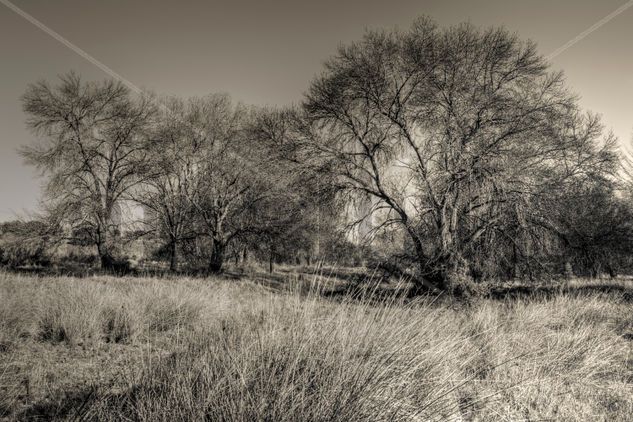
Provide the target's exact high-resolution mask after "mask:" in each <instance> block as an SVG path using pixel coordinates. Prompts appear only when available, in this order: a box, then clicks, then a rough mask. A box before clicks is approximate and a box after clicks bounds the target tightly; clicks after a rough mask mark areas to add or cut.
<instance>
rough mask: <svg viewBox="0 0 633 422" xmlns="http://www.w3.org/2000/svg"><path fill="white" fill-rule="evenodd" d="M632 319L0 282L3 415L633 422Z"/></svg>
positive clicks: (157, 284) (207, 290)
mask: <svg viewBox="0 0 633 422" xmlns="http://www.w3.org/2000/svg"><path fill="white" fill-rule="evenodd" d="M632 308H633V304H632V303H631V302H630V301H627V298H626V297H624V296H623V295H622V293H621V292H620V293H582V294H579V293H573V292H566V293H562V292H561V293H560V294H557V295H554V296H553V297H552V296H550V297H547V298H545V297H541V298H539V297H531V298H525V299H513V300H492V299H482V300H478V301H475V302H473V303H471V304H469V305H461V304H457V303H453V302H451V301H449V300H437V299H433V298H423V299H419V300H416V301H413V302H407V303H403V302H402V301H401V300H398V299H396V298H395V297H392V298H389V299H385V300H383V301H382V302H381V303H379V304H376V303H371V304H370V301H368V300H362V299H352V298H347V299H343V300H342V301H336V302H335V301H331V300H326V299H323V298H321V296H320V295H319V294H316V293H314V292H313V293H308V294H305V289H297V291H296V292H295V293H276V292H271V291H269V290H266V289H263V288H262V287H260V286H257V285H255V284H253V283H250V282H245V281H226V280H225V281H222V280H204V279H185V278H183V279H149V278H147V279H115V278H107V277H95V278H86V279H72V278H42V279H38V278H28V277H18V276H15V275H8V274H5V275H0V415H4V417H5V418H6V419H9V420H11V419H28V418H35V417H43V418H47V419H75V418H77V417H81V418H85V419H89V420H148V421H155V420H171V421H174V420H201V419H206V420H213V421H215V420H228V421H234V420H235V421H250V420H270V421H306V420H322V421H332V420H340V421H355V420H358V421H360V420H372V421H380V420H396V421H399V420H402V421H405V420H420V421H434V420H437V421H439V420H460V421H465V420H512V421H518V420H544V419H545V420H550V419H551V420H578V421H586V420H609V421H627V420H630V417H631V415H633V341H632V340H633V311H632ZM0 418H2V416H0Z"/></svg>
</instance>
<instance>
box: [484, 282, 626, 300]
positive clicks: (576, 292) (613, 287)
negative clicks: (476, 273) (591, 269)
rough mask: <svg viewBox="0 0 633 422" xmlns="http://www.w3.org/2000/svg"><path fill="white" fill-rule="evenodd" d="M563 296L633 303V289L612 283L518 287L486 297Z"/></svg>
mask: <svg viewBox="0 0 633 422" xmlns="http://www.w3.org/2000/svg"><path fill="white" fill-rule="evenodd" d="M562 295H571V296H580V297H588V296H596V295H609V296H614V297H617V298H619V299H620V300H622V301H624V302H626V303H633V287H627V286H623V285H621V284H616V283H612V282H606V281H605V282H604V283H600V284H586V285H582V284H578V285H538V286H534V285H532V286H531V285H526V284H523V285H516V286H504V287H496V288H492V289H491V290H490V292H489V293H488V294H487V295H486V297H487V298H490V299H494V300H525V299H530V300H550V299H553V298H555V297H558V296H562Z"/></svg>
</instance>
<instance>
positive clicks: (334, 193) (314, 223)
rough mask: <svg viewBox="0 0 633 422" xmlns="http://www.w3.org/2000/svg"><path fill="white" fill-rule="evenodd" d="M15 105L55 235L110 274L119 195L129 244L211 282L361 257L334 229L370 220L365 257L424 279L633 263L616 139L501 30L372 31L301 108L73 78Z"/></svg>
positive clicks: (327, 69) (346, 49)
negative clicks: (264, 265)
mask: <svg viewBox="0 0 633 422" xmlns="http://www.w3.org/2000/svg"><path fill="white" fill-rule="evenodd" d="M23 107H24V111H25V112H26V114H27V116H28V119H27V125H28V126H29V127H30V128H31V129H32V130H33V131H34V132H35V133H37V134H38V135H39V136H38V138H39V142H37V143H35V144H33V145H31V146H27V147H24V148H23V149H22V150H21V152H22V154H23V156H24V158H25V160H26V162H27V163H29V164H31V165H34V166H35V167H36V168H37V169H38V170H39V171H40V172H41V173H42V174H43V175H44V176H45V180H46V184H45V192H44V196H45V201H44V202H43V204H44V209H45V212H44V215H45V216H46V218H45V220H46V222H47V224H46V225H43V226H46V227H48V230H49V232H48V233H47V236H48V237H51V238H53V237H55V236H54V235H53V234H51V233H52V232H54V233H56V234H57V235H58V238H59V237H60V236H61V237H64V238H66V240H69V239H71V240H72V241H75V242H78V241H81V242H84V244H90V245H92V247H94V249H95V250H96V253H97V255H98V257H99V263H100V265H101V266H102V267H103V268H105V269H108V268H112V267H113V266H114V265H115V263H116V260H117V254H118V252H117V250H118V249H117V248H119V247H120V243H121V234H120V233H119V232H118V230H119V225H118V224H116V222H115V220H116V219H115V214H116V213H117V209H118V208H117V207H118V204H120V203H121V202H123V201H131V202H134V203H136V204H140V205H141V206H142V207H143V209H144V210H145V216H144V218H143V223H142V225H141V226H139V227H137V229H136V233H137V234H138V236H142V237H143V238H145V239H153V240H154V241H156V242H157V245H158V247H159V248H160V249H161V250H162V251H163V252H164V256H166V260H167V261H168V262H169V266H170V268H171V269H173V270H175V269H177V268H178V266H179V263H180V262H182V261H185V262H190V260H191V259H194V257H203V259H204V260H205V264H206V267H207V268H208V270H209V271H210V272H214V273H217V272H221V271H222V270H223V265H224V263H225V262H226V260H227V259H229V258H230V257H236V259H238V258H239V257H240V256H244V255H245V254H247V253H252V254H259V255H260V256H263V254H268V256H269V257H270V259H271V263H272V259H273V257H277V258H278V257H285V259H287V260H289V259H291V258H290V257H292V256H296V253H297V252H298V251H304V252H305V255H306V256H307V257H318V256H322V255H324V254H325V253H326V252H324V250H327V253H328V254H329V256H330V259H331V260H332V261H335V260H337V259H340V255H344V254H346V253H347V254H348V255H349V254H350V253H351V252H350V251H351V250H353V251H354V252H357V250H360V249H358V248H355V246H354V245H353V244H352V243H350V242H349V241H348V240H347V238H346V236H345V235H344V234H343V232H344V230H345V229H349V228H351V227H353V226H355V225H360V224H363V222H366V221H367V220H368V219H370V221H371V224H370V225H369V230H365V231H364V233H363V236H362V239H357V240H359V241H361V242H362V243H366V248H364V249H363V250H364V254H365V255H364V258H365V260H366V261H369V262H374V263H376V264H377V265H378V264H379V263H380V264H382V265H383V266H384V267H387V266H389V267H390V268H398V271H400V272H401V273H403V274H407V275H409V276H411V277H412V278H413V279H414V280H416V282H417V284H418V285H419V286H428V287H433V288H440V289H448V288H450V286H451V283H453V282H455V280H457V279H460V278H468V279H471V280H484V279H495V280H498V279H508V278H516V277H520V278H532V277H536V276H540V275H542V274H563V273H576V274H587V275H598V274H600V273H603V272H608V273H610V274H615V273H616V272H617V271H618V270H621V269H625V268H628V267H627V266H628V265H629V260H630V255H631V248H632V245H633V243H632V240H633V231H632V227H631V221H632V220H631V217H633V209H632V208H631V201H630V195H629V194H630V189H629V187H628V184H627V183H625V182H624V180H625V178H623V174H624V173H623V159H622V157H621V156H620V154H619V153H618V150H617V148H616V146H617V140H616V139H615V137H614V136H613V135H612V134H610V133H607V132H605V130H604V128H603V125H602V124H601V122H600V118H599V117H598V116H597V115H594V114H591V113H588V112H586V111H584V110H582V109H581V107H580V106H579V104H578V98H577V96H576V95H574V94H573V93H572V92H571V91H570V89H569V87H568V86H567V85H566V84H565V80H564V76H563V74H562V73H560V72H554V71H552V70H551V69H550V65H549V63H548V62H547V60H546V59H544V58H543V57H542V56H541V55H540V54H539V53H538V51H537V48H536V46H535V45H534V44H533V43H532V42H529V41H523V40H521V39H519V38H518V37H517V36H516V35H515V34H512V33H510V32H509V31H507V30H506V29H504V28H484V29H481V28H477V27H475V26H473V25H471V24H461V25H457V26H454V27H450V28H440V27H438V26H437V25H436V24H435V23H434V22H433V21H432V20H430V19H428V18H424V17H423V18H419V19H417V20H416V21H415V22H414V23H413V25H412V26H411V27H410V28H409V29H408V30H404V31H397V30H393V31H386V30H377V31H370V32H367V33H366V34H365V36H364V37H363V38H362V39H361V40H359V41H357V42H353V43H350V44H347V45H344V46H341V47H340V48H339V50H338V52H337V53H336V54H335V55H333V56H332V57H330V58H329V60H328V61H327V62H326V63H325V65H324V69H323V71H322V72H321V73H320V74H319V76H317V77H316V78H315V79H314V80H313V81H312V82H311V84H310V86H309V88H308V90H307V92H306V94H305V98H304V100H303V102H302V103H301V104H300V105H298V106H294V107H285V108H261V107H250V106H246V105H242V104H235V103H234V102H232V101H231V99H230V98H229V96H227V95H217V94H215V95H209V96H206V97H202V98H192V99H187V100H183V99H180V98H163V97H158V96H156V95H153V94H150V93H146V94H144V95H141V96H135V97H133V96H132V94H131V93H130V91H129V89H128V88H126V87H125V86H124V85H122V84H121V83H119V82H116V81H104V82H100V83H96V82H83V81H82V80H81V78H80V77H79V76H78V75H76V74H74V73H70V74H68V75H65V76H62V77H61V78H60V80H59V83H58V84H57V85H54V86H53V85H51V84H49V83H47V82H38V83H35V84H32V85H30V86H29V87H28V89H27V91H26V93H25V94H24V97H23ZM358 204H362V206H360V207H359V206H358ZM350 210H355V212H353V213H350ZM359 210H360V211H361V212H359ZM60 233H64V234H63V236H62V235H60ZM321 242H323V243H321Z"/></svg>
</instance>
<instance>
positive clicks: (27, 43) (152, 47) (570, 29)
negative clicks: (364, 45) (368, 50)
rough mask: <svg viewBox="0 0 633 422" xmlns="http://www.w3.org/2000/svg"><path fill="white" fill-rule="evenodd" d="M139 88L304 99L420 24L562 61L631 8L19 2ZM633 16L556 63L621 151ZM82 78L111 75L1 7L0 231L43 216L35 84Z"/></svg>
mask: <svg viewBox="0 0 633 422" xmlns="http://www.w3.org/2000/svg"><path fill="white" fill-rule="evenodd" d="M13 2H14V4H15V5H17V6H18V7H20V8H21V9H23V10H24V11H25V12H27V13H29V14H31V15H32V16H33V17H35V18H36V19H38V20H39V21H41V22H42V23H44V24H45V25H47V26H48V27H50V28H51V29H53V30H54V31H56V32H58V33H59V34H61V35H62V36H64V37H65V38H67V39H68V40H69V41H71V42H72V43H74V44H75V45H77V46H78V47H80V48H81V49H83V50H84V51H86V52H87V53H89V54H90V55H92V56H93V57H95V58H96V59H98V60H99V61H101V62H103V63H104V64H105V65H107V66H108V67H110V68H111V69H113V70H114V71H116V72H117V73H119V74H120V75H122V76H123V77H125V78H126V79H128V80H130V81H131V82H133V83H134V84H136V85H138V86H141V87H144V88H148V89H151V90H152V91H155V92H157V93H161V94H174V95H179V96H183V97H186V96H194V95H198V96H200V95H205V94H208V93H212V92H228V93H229V94H231V95H232V96H233V98H235V99H236V100H239V101H243V102H246V103H251V104H260V105H263V104H273V105H285V104H290V103H292V102H298V101H300V100H301V97H302V94H303V92H305V90H306V89H307V88H308V85H309V82H310V80H311V79H312V78H313V77H314V75H315V74H317V73H319V72H320V71H321V69H322V63H323V61H324V60H325V59H327V58H328V57H329V56H330V55H332V54H333V53H334V52H335V51H336V48H337V46H338V45H339V44H341V43H346V42H349V41H353V40H356V39H359V38H360V37H361V36H362V34H363V32H364V31H365V29H366V28H377V27H394V26H399V27H401V28H407V27H408V26H409V25H410V24H411V22H412V20H413V19H414V18H415V17H416V16H418V15H423V14H425V15H429V16H431V17H432V18H434V19H435V20H436V21H437V22H438V24H440V25H443V26H448V25H452V24H456V23H459V22H463V21H468V20H469V21H470V22H472V23H473V24H475V25H478V26H490V25H504V26H506V27H507V28H509V29H510V30H512V31H516V32H517V33H518V34H519V36H520V37H522V38H529V39H532V40H533V41H535V42H537V44H538V46H539V49H540V51H541V53H542V54H543V55H548V54H549V53H551V52H553V51H555V50H556V49H557V48H559V47H561V46H562V45H564V44H565V43H567V42H568V41H569V40H570V39H573V38H574V37H576V36H577V35H578V34H580V33H582V32H583V31H585V30H586V29H587V28H589V27H591V26H592V25H593V24H595V23H596V22H598V21H600V20H601V19H602V18H604V17H605V16H607V15H609V14H610V13H611V12H613V11H614V10H616V9H618V7H620V6H622V5H623V4H625V3H626V2H625V1H623V0H603V1H600V2H596V1H585V0H582V1H579V0H553V1H552V0H549V1H540V0H539V1H531V2H527V1H509V0H486V1H472V0H471V1H466V0H461V1H451V0H437V1H435V0H433V1H424V0H417V1H414V0H402V1H400V0H391V1H384V0H349V1H346V0H321V1H315V0H313V1H302V0H267V1H264V0H247V1H239V0H232V1H213V0H211V1H171V2H168V1H160V2H158V1H149V0H147V1H145V0H144V1H129V0H128V1H97V0H55V1H50V0H22V1H21V0H13ZM632 41H633V7H631V8H629V9H627V10H625V11H624V12H622V13H621V14H620V15H618V16H616V17H614V18H613V19H612V20H610V21H609V22H608V23H606V24H605V25H604V26H602V27H600V28H599V29H597V30H596V31H594V32H593V33H591V34H590V35H588V36H587V37H586V38H584V39H583V40H582V41H580V42H578V43H577V44H575V45H574V46H572V47H571V48H569V49H568V50H566V51H564V52H563V53H562V54H560V55H559V56H557V57H556V58H554V59H553V60H552V67H553V69H556V70H563V71H564V72H565V74H566V76H567V81H568V85H569V86H570V87H571V89H572V90H573V91H575V92H576V93H577V94H579V95H580V96H581V104H582V106H583V107H585V108H586V109H588V110H591V111H594V112H596V113H599V114H601V115H602V117H603V121H604V123H605V124H606V126H607V127H608V128H610V129H612V130H613V132H614V133H615V134H616V135H617V136H618V137H619V139H620V142H621V143H622V144H623V145H629V144H630V142H631V135H632V133H633V54H632V53H633V51H632V50H633V42H632ZM69 70H75V71H76V72H78V73H80V74H81V75H82V76H83V77H84V78H85V79H87V80H101V79H103V78H105V77H107V75H106V74H105V73H104V72H103V71H101V70H99V69H98V68H97V67H95V66H94V65H93V64H91V63H89V62H88V61H86V60H85V59H84V58H82V57H80V56H78V55H77V54H76V53H74V52H73V51H71V50H69V49H68V48H67V47H65V46H64V45H62V44H61V43H59V42H58V41H56V40H55V39H53V38H51V37H50V36H49V35H47V34H46V33H44V32H43V31H41V30H40V29H38V28H37V27H35V26H33V25H32V24H31V23H29V22H28V21H26V20H25V19H24V18H22V17H20V16H19V15H17V14H16V13H14V12H13V11H11V10H10V9H8V8H6V7H5V6H4V5H2V4H0V221H4V220H8V219H12V218H14V217H15V215H16V214H24V213H25V212H29V211H32V210H35V209H36V206H37V201H38V198H39V195H40V183H41V181H40V180H38V179H37V178H36V177H35V176H36V175H35V173H34V171H33V170H32V169H31V168H29V167H26V166H24V164H23V163H22V160H21V158H20V157H19V156H18V155H17V153H16V149H17V148H18V147H19V146H20V145H24V144H28V143H29V142H31V141H32V140H33V135H32V134H30V133H29V132H28V131H27V130H26V128H25V124H24V120H25V116H24V114H23V112H22V108H21V104H20V101H19V98H20V96H21V95H22V94H23V92H24V90H25V89H26V86H27V84H29V83H30V82H34V81H37V80H39V79H47V80H49V81H54V80H55V78H56V77H57V75H60V74H63V73H66V72H68V71H69Z"/></svg>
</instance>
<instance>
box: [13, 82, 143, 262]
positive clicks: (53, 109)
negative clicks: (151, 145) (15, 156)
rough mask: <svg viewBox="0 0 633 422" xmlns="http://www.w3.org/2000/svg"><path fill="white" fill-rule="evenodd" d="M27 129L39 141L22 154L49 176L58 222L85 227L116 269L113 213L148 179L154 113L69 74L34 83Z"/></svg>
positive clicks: (125, 95) (26, 101) (110, 87)
mask: <svg viewBox="0 0 633 422" xmlns="http://www.w3.org/2000/svg"><path fill="white" fill-rule="evenodd" d="M23 107H24V111H25V112H26V113H27V115H28V119H27V124H28V126H29V127H30V128H31V129H32V130H34V132H35V133H36V134H38V135H41V139H40V142H39V143H37V144H36V145H33V146H30V147H26V148H23V149H22V150H21V153H22V155H23V156H24V158H25V160H26V162H27V163H29V164H32V165H34V166H35V167H37V168H38V169H39V170H40V171H41V172H42V174H43V175H44V176H46V177H47V181H46V191H45V195H46V198H47V200H48V201H49V203H48V207H47V208H48V209H49V210H51V213H52V215H51V217H52V218H53V219H55V220H56V221H57V222H59V223H62V224H64V225H65V226H66V227H70V230H67V231H70V232H72V229H73V228H78V227H82V228H84V229H85V231H86V232H87V233H88V234H89V236H90V238H91V239H92V242H93V243H94V245H95V246H96V248H97V252H98V254H99V257H100V261H101V265H102V267H103V268H111V267H112V266H113V264H114V259H113V253H112V249H113V246H114V244H113V241H114V239H113V237H114V236H116V232H117V229H118V228H117V225H116V224H115V222H114V221H113V214H114V212H115V211H116V206H117V204H118V203H119V201H122V200H125V199H127V197H126V196H127V194H128V193H130V191H131V190H132V189H133V188H134V187H135V186H138V184H139V183H141V182H142V180H141V178H140V177H139V175H141V174H144V171H143V168H144V167H145V166H146V165H147V160H146V151H147V142H146V141H147V139H146V137H145V136H144V134H145V133H146V128H147V125H148V124H149V122H150V121H151V118H152V115H153V113H154V108H153V107H152V106H151V104H150V103H149V102H148V101H147V100H146V99H143V98H141V99H140V100H138V101H133V100H132V99H131V98H130V93H129V90H128V89H127V88H126V87H124V86H123V85H122V84H120V83H118V82H114V81H105V82H102V83H84V82H82V81H81V79H80V78H79V76H77V75H76V74H74V73H69V74H67V75H65V76H62V77H61V78H60V81H59V84H58V85H57V86H54V87H53V86H51V85H49V84H48V83H47V82H43V81H42V82H38V83H35V84H33V85H30V86H29V87H28V89H27V91H26V93H25V94H24V97H23Z"/></svg>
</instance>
